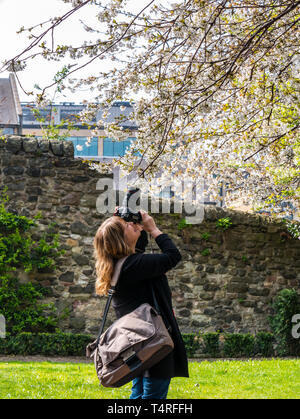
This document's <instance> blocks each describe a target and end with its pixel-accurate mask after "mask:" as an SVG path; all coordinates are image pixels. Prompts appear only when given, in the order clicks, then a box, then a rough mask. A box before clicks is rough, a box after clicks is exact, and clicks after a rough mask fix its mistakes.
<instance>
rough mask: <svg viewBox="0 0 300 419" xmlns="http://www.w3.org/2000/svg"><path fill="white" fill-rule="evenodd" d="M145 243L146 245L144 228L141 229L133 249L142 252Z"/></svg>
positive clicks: (146, 237) (146, 239)
mask: <svg viewBox="0 0 300 419" xmlns="http://www.w3.org/2000/svg"><path fill="white" fill-rule="evenodd" d="M147 245H148V235H147V233H146V231H145V230H142V231H141V235H140V237H139V238H138V241H137V242H136V245H135V251H136V252H137V253H144V251H145V249H146V247H147Z"/></svg>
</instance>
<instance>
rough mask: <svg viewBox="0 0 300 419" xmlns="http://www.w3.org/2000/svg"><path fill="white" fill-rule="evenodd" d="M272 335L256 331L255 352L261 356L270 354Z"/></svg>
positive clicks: (271, 352) (272, 352)
mask: <svg viewBox="0 0 300 419" xmlns="http://www.w3.org/2000/svg"><path fill="white" fill-rule="evenodd" d="M273 343H274V335H273V334H272V333H269V332H258V333H257V334H256V336H255V354H257V355H262V356H272V355H273V354H274V349H273Z"/></svg>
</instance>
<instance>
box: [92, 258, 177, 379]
mask: <svg viewBox="0 0 300 419" xmlns="http://www.w3.org/2000/svg"><path fill="white" fill-rule="evenodd" d="M126 258H127V257H125V258H122V259H120V260H119V261H118V262H117V264H116V267H115V270H114V274H113V278H112V281H111V289H110V290H109V293H108V295H109V298H108V300H107V302H106V306H105V309H104V314H103V318H102V324H101V328H100V332H99V335H98V338H97V339H96V340H95V341H94V342H92V343H90V344H89V345H88V346H87V348H86V355H87V356H88V357H90V358H93V360H94V364H95V368H96V373H97V376H98V378H99V381H100V384H102V385H103V386H104V387H121V386H123V385H124V384H126V383H128V382H129V381H131V380H133V379H134V378H136V377H138V376H140V375H142V374H143V372H144V371H145V370H148V369H149V368H151V367H152V366H153V365H155V364H156V363H157V362H159V361H161V360H162V359H163V358H165V357H166V356H167V355H168V354H169V353H170V352H171V351H172V350H173V348H174V343H173V341H172V338H171V337H170V335H169V332H168V330H167V328H166V326H165V324H164V322H163V320H162V317H161V315H160V311H159V307H158V304H157V300H156V298H155V295H154V291H153V288H152V294H153V300H154V306H155V308H154V307H152V306H151V305H150V304H148V303H144V304H141V305H140V306H139V307H138V308H136V309H135V310H134V311H132V312H131V313H129V314H126V315H125V316H123V317H121V318H120V319H118V320H116V321H115V322H114V323H113V324H112V325H111V326H110V327H109V328H108V329H107V330H106V331H105V332H104V333H102V332H103V329H104V324H105V321H106V317H107V312H108V309H109V306H110V303H111V300H112V296H113V294H114V292H115V285H116V283H117V281H118V279H119V275H120V272H121V268H122V265H123V263H124V262H125V260H126Z"/></svg>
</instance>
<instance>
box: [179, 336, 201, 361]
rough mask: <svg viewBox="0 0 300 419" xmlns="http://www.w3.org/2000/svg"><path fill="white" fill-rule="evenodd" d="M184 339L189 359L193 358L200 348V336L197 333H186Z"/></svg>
mask: <svg viewBox="0 0 300 419" xmlns="http://www.w3.org/2000/svg"><path fill="white" fill-rule="evenodd" d="M182 339H183V341H184V344H185V349H186V352H187V356H188V358H193V356H194V355H195V353H196V351H197V350H198V349H199V348H200V345H199V340H198V336H197V335H196V334H195V333H184V334H183V335H182Z"/></svg>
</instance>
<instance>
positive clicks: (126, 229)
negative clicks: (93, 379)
mask: <svg viewBox="0 0 300 419" xmlns="http://www.w3.org/2000/svg"><path fill="white" fill-rule="evenodd" d="M141 214H142V225H140V224H134V223H132V222H126V221H124V220H123V219H122V218H120V217H116V216H113V217H111V218H108V219H107V220H105V221H104V222H103V223H102V225H101V226H100V227H99V229H98V231H97V234H96V236H95V239H94V249H95V253H94V255H95V259H96V272H97V281H96V293H97V294H99V295H106V294H107V292H108V290H109V288H110V280H111V277H112V274H113V270H114V263H115V261H116V260H118V259H120V258H122V257H124V256H128V257H127V259H126V260H125V262H124V264H123V266H122V269H121V273H120V277H119V280H118V283H117V285H116V292H115V294H114V297H113V300H112V305H113V307H114V309H115V312H116V316H117V318H120V317H122V316H124V315H125V314H128V313H130V312H131V311H133V310H135V309H136V308H137V307H138V306H140V305H141V304H143V303H149V304H151V305H153V297H152V291H151V286H152V287H153V290H154V293H155V296H156V299H157V302H158V305H159V307H160V310H161V315H162V318H163V320H164V323H165V325H166V327H167V328H168V329H169V332H170V335H171V337H172V339H173V342H174V350H173V351H172V352H171V353H170V354H169V355H167V356H166V357H165V358H164V359H163V360H161V361H160V362H158V363H157V364H156V365H154V366H153V367H152V368H150V369H149V370H148V371H146V372H145V373H144V374H143V376H141V377H138V378H136V379H134V380H133V385H132V392H131V395H130V398H131V399H140V398H142V399H165V398H166V397H167V393H168V389H169V385H170V381H171V378H172V377H188V376H189V375H188V361H187V356H186V351H185V347H184V342H183V340H182V337H181V334H180V331H179V328H178V325H177V321H176V319H175V316H174V312H173V309H172V301H171V290H170V288H169V284H168V280H167V277H166V275H165V274H166V272H167V271H169V270H170V269H172V268H174V267H175V266H176V265H177V263H178V262H179V261H180V260H181V255H180V253H179V251H178V249H177V247H176V246H175V244H174V243H173V241H172V240H171V239H170V238H169V237H168V235H167V234H164V233H162V232H161V231H160V230H159V229H158V228H157V226H156V224H155V222H154V220H153V218H152V217H151V216H150V215H149V214H148V213H146V212H145V211H142V210H141ZM146 232H147V233H149V234H150V235H151V236H152V237H153V238H154V239H155V241H156V243H157V244H158V246H159V247H160V249H161V251H162V254H144V253H143V252H144V251H145V247H146V245H147V233H146Z"/></svg>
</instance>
